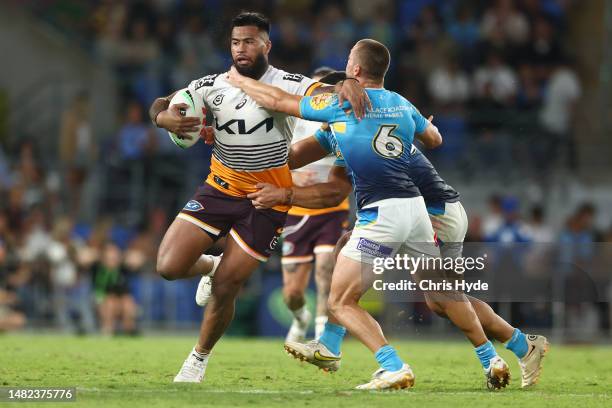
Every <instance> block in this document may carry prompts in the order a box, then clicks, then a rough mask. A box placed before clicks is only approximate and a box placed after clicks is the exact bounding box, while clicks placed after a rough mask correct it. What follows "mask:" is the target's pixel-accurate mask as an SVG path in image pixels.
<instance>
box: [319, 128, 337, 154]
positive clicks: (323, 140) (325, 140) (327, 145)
mask: <svg viewBox="0 0 612 408" xmlns="http://www.w3.org/2000/svg"><path fill="white" fill-rule="evenodd" d="M332 137H334V135H332V134H331V132H330V131H329V130H323V129H321V128H319V129H318V130H317V131H316V132H315V134H314V138H315V139H316V140H317V142H319V144H320V145H321V147H322V148H323V150H325V151H326V152H327V153H335V152H334V148H333V146H332V143H331V140H330V138H332Z"/></svg>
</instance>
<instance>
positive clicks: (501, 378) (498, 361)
mask: <svg viewBox="0 0 612 408" xmlns="http://www.w3.org/2000/svg"><path fill="white" fill-rule="evenodd" d="M485 377H487V388H488V389H490V390H499V389H500V388H505V387H506V386H507V385H508V384H509V383H510V367H508V364H507V363H506V362H505V361H504V359H503V358H501V357H500V356H495V357H493V358H492V359H491V360H490V361H489V368H488V369H486V370H485Z"/></svg>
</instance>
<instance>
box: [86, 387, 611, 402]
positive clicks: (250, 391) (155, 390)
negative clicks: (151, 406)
mask: <svg viewBox="0 0 612 408" xmlns="http://www.w3.org/2000/svg"><path fill="white" fill-rule="evenodd" d="M187 390H188V391H189V392H195V393H202V394H272V395H275V394H279V395H282V394H288V395H308V394H314V391H313V390H303V391H292V390H262V389H245V390H232V389H230V390H220V389H210V390H207V389H195V388H192V389H185V388H142V389H141V388H126V389H112V388H111V389H102V388H88V387H83V388H82V387H77V391H83V392H97V393H141V394H151V393H161V392H165V393H179V392H180V393H184V392H185V391H187ZM399 392H400V393H402V395H407V396H408V395H411V394H412V395H414V396H424V395H436V394H437V395H441V396H443V395H456V396H459V395H480V396H484V395H491V396H497V395H499V396H502V395H504V394H505V393H504V392H497V393H489V392H485V390H483V391H416V390H405V391H399ZM325 393H329V394H335V393H342V395H346V396H351V395H363V394H364V393H367V394H380V395H392V394H394V393H393V392H380V391H371V392H370V391H351V390H343V389H338V390H328V391H322V390H318V391H317V394H325ZM511 395H514V396H516V395H517V394H511ZM525 395H531V396H536V395H541V396H549V397H550V396H554V397H569V398H583V397H584V398H586V397H589V398H603V399H608V398H612V395H609V394H593V393H590V394H575V393H557V392H555V393H546V392H529V393H525Z"/></svg>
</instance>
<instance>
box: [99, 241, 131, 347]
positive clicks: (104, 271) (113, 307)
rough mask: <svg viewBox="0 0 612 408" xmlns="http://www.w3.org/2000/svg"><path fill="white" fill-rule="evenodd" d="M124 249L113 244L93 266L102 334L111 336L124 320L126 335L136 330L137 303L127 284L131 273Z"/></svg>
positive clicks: (103, 250) (109, 245) (108, 245)
mask: <svg viewBox="0 0 612 408" xmlns="http://www.w3.org/2000/svg"><path fill="white" fill-rule="evenodd" d="M122 258H123V255H122V253H121V250H120V249H119V248H118V247H117V246H116V245H115V244H112V243H107V244H105V245H104V247H103V249H102V253H101V256H100V261H99V262H98V263H97V264H95V265H94V268H93V270H94V275H93V276H94V289H95V294H96V302H97V304H98V313H99V315H100V323H101V329H102V333H103V334H105V335H112V334H114V333H115V325H116V324H117V322H118V321H119V322H121V328H122V330H123V333H125V334H135V333H136V303H135V302H134V298H133V297H132V295H131V293H130V291H129V287H128V276H127V273H128V272H127V270H126V268H125V265H124V264H123V259H122Z"/></svg>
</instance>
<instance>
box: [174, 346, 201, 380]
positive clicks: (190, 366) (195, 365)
mask: <svg viewBox="0 0 612 408" xmlns="http://www.w3.org/2000/svg"><path fill="white" fill-rule="evenodd" d="M209 358H210V353H209V354H206V355H205V356H204V358H202V357H200V356H198V354H197V353H196V351H195V348H194V349H193V350H191V352H189V355H188V356H187V359H186V360H185V362H184V363H183V366H182V367H181V370H180V371H179V372H178V374H177V375H176V377H174V382H175V383H179V382H186V383H199V382H202V380H203V379H204V372H205V371H206V366H207V365H208V359H209Z"/></svg>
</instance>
